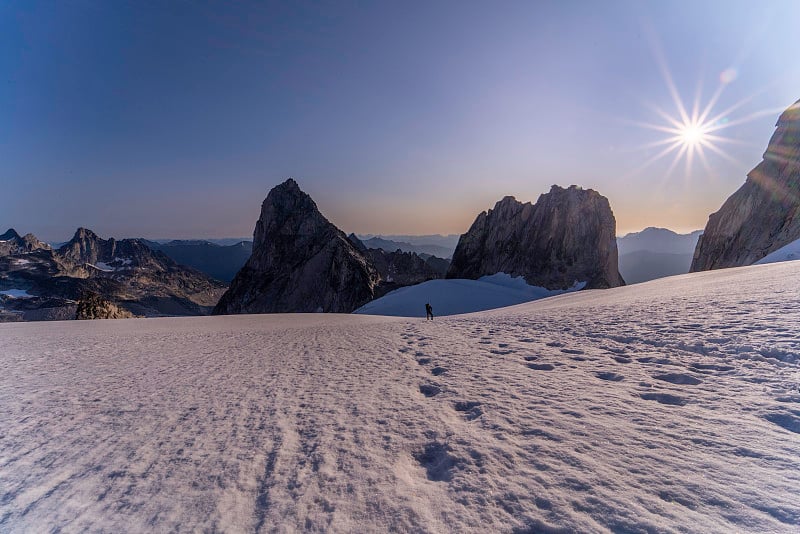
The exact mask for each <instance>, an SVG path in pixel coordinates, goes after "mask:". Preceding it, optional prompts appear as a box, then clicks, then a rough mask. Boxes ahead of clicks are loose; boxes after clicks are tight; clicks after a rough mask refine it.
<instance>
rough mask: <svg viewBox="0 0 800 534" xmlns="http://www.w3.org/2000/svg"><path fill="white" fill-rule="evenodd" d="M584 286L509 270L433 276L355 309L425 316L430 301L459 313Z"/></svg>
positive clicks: (444, 311) (441, 310) (439, 309)
mask: <svg viewBox="0 0 800 534" xmlns="http://www.w3.org/2000/svg"><path fill="white" fill-rule="evenodd" d="M584 287H586V282H575V285H573V286H572V287H571V288H569V289H567V290H550V289H545V288H543V287H538V286H531V285H528V283H527V282H525V279H524V278H523V277H521V276H519V277H516V278H514V277H512V276H511V275H509V274H506V273H497V274H493V275H491V276H483V277H481V278H479V279H478V280H465V279H452V280H429V281H427V282H423V283H421V284H417V285H414V286H408V287H402V288H400V289H396V290H394V291H392V292H390V293H387V294H386V295H384V296H383V297H381V298H379V299H375V300H373V301H371V302H368V303H367V304H365V305H364V306H362V307H360V308H359V309H357V310H356V311H355V312H353V313H360V314H368V315H393V316H397V317H419V316H422V317H425V303H426V302H429V303H430V304H431V307H432V308H433V313H434V316H436V317H439V316H446V315H457V314H461V313H470V312H477V311H483V310H491V309H494V308H502V307H505V306H511V305H514V304H521V303H523V302H530V301H532V300H537V299H541V298H545V297H550V296H553V295H559V294H561V293H566V292H569V291H577V290H579V289H583V288H584Z"/></svg>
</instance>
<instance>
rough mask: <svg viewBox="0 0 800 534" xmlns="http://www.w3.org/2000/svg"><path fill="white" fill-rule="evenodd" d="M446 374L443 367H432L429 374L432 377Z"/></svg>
mask: <svg viewBox="0 0 800 534" xmlns="http://www.w3.org/2000/svg"><path fill="white" fill-rule="evenodd" d="M446 372H447V369H446V368H444V367H434V368H433V369H431V374H432V375H433V376H439V375H442V374H444V373H446Z"/></svg>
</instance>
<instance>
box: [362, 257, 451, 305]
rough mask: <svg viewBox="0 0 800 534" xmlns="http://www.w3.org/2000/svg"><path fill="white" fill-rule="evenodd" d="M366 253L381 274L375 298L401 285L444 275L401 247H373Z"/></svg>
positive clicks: (408, 284)
mask: <svg viewBox="0 0 800 534" xmlns="http://www.w3.org/2000/svg"><path fill="white" fill-rule="evenodd" d="M365 254H366V256H367V257H368V258H369V260H370V262H371V263H372V265H373V266H374V267H375V269H376V270H377V271H378V274H379V275H380V283H379V284H378V287H377V289H376V291H375V298H378V297H382V296H383V295H385V294H386V293H388V292H389V291H393V290H395V289H398V288H401V287H405V286H411V285H416V284H421V283H422V282H426V281H428V280H434V279H436V278H443V277H444V274H443V273H441V272H437V270H436V269H435V268H434V267H433V266H431V264H429V263H428V262H427V261H426V260H425V259H423V258H422V257H420V256H419V255H418V254H416V253H414V252H403V251H402V250H400V249H398V250H396V251H394V252H386V251H385V250H382V249H379V248H371V249H368V250H366V252H365ZM443 261H445V260H443Z"/></svg>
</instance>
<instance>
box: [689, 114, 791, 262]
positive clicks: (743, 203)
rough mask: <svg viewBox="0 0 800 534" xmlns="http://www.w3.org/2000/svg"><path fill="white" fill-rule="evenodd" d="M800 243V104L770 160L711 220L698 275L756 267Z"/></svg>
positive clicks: (780, 126)
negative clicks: (721, 270) (705, 272)
mask: <svg viewBox="0 0 800 534" xmlns="http://www.w3.org/2000/svg"><path fill="white" fill-rule="evenodd" d="M797 239H800V101H797V102H795V103H794V104H793V105H791V106H789V108H787V109H786V111H784V112H783V113H782V114H781V116H780V118H779V119H778V122H777V123H776V129H775V133H774V134H773V135H772V138H771V139H770V141H769V144H768V145H767V150H766V152H765V153H764V158H763V160H762V161H761V163H759V164H758V165H756V167H755V168H754V169H753V170H751V171H750V172H749V173H748V175H747V180H746V181H745V183H744V185H742V186H741V187H740V188H739V189H738V190H737V191H736V192H734V193H733V194H732V195H731V196H730V197H729V198H728V199H727V200H726V201H725V203H724V204H723V205H722V207H721V208H720V210H719V211H717V212H716V213H712V214H711V216H710V217H709V218H708V224H707V225H706V228H705V230H704V231H703V235H701V236H700V239H699V240H698V242H697V248H696V249H695V253H694V258H693V260H692V267H691V270H692V271H706V270H710V269H719V268H723V267H736V266H740V265H750V264H752V263H754V262H756V261H758V260H760V259H761V258H763V257H765V256H766V255H767V254H770V253H771V252H774V251H776V250H778V249H779V248H781V247H783V246H785V245H787V244H789V243H791V242H792V241H795V240H797Z"/></svg>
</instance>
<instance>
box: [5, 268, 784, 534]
mask: <svg viewBox="0 0 800 534" xmlns="http://www.w3.org/2000/svg"><path fill="white" fill-rule="evenodd" d="M798 276H800V262H785V263H779V264H771V265H764V266H754V267H744V268H738V269H725V270H718V271H710V272H703V273H696V274H691V275H682V276H676V277H672V278H667V279H662V280H656V281H653V282H648V283H643V284H639V285H636V286H629V287H622V288H617V289H610V290H603V291H580V292H575V293H570V294H566V295H559V296H556V297H552V298H548V299H544V300H539V301H535V302H530V303H526V304H521V305H518V306H514V307H511V308H503V309H498V310H492V311H487V312H481V313H480V314H472V315H460V316H456V317H446V318H441V319H437V320H436V321H434V322H426V321H425V320H424V319H422V318H418V319H413V320H412V319H402V318H390V317H372V316H363V315H322V314H310V315H261V316H231V317H196V318H172V319H130V320H122V321H87V322H63V323H48V324H41V323H19V324H3V325H0V491H1V492H2V498H0V531H3V532H23V531H27V532H44V531H50V530H56V529H58V528H60V529H61V530H63V531H70V532H80V531H86V530H88V531H107V532H121V531H135V532H145V531H147V532H167V531H176V532H188V531H225V532H242V531H246V532H247V531H264V532H271V531H278V532H292V531H312V532H314V531H324V530H328V531H334V532H386V531H390V530H394V531H413V532H609V531H612V532H703V533H712V532H726V533H727V532H797V531H798V525H799V524H800V500H798V498H797V496H798V495H800V469H798V465H800V391H798V386H799V381H800V375H799V374H798V365H800V361H799V359H800V331H798V325H800V306H798V302H800V286H799V285H798V284H797V283H796V281H797V279H798Z"/></svg>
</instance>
